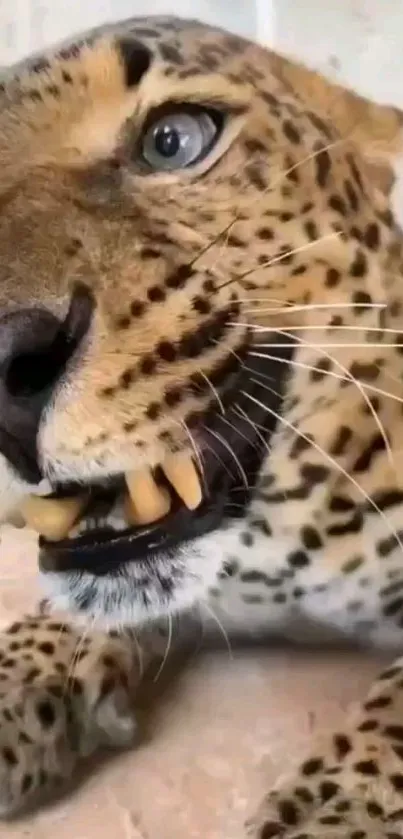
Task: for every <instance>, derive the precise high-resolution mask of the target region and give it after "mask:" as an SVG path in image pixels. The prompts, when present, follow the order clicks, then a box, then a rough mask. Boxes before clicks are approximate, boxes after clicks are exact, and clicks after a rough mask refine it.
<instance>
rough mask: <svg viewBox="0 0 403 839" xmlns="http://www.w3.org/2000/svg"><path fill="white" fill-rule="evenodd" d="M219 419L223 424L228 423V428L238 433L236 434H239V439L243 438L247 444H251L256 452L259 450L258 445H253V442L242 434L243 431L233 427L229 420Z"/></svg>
mask: <svg viewBox="0 0 403 839" xmlns="http://www.w3.org/2000/svg"><path fill="white" fill-rule="evenodd" d="M217 419H220V420H221V422H225V423H226V425H228V426H229V428H232V430H233V431H235V433H236V434H238V436H239V437H241V438H242V439H243V440H245V441H246V442H247V443H249V444H250V445H252V448H254V449H255V450H257V448H258V447H257V446H256V444H253V443H251V441H250V440H249V438H248V437H247V436H246V434H243V433H242V431H240V429H239V428H237V427H236V425H233V423H232V422H230V421H229V419H227V418H226V417H217Z"/></svg>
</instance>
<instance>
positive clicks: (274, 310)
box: [229, 302, 387, 332]
mask: <svg viewBox="0 0 403 839" xmlns="http://www.w3.org/2000/svg"><path fill="white" fill-rule="evenodd" d="M386 306H387V304H386V303H337V302H333V303H330V302H329V303H303V304H302V303H301V304H295V305H291V306H288V305H287V306H282V307H277V306H270V307H262V306H259V307H257V308H256V309H248V310H244V312H245V314H262V315H268V314H275V315H282V314H287V315H290V314H294V313H295V312H313V311H316V310H320V309H386ZM229 324H230V325H231V326H251V327H252V328H253V329H256V330H261V331H262V332H267V330H268V329H270V327H268V326H259V325H258V324H250V323H249V322H248V323H242V322H241V323H240V322H239V321H229ZM307 328H308V325H307Z"/></svg>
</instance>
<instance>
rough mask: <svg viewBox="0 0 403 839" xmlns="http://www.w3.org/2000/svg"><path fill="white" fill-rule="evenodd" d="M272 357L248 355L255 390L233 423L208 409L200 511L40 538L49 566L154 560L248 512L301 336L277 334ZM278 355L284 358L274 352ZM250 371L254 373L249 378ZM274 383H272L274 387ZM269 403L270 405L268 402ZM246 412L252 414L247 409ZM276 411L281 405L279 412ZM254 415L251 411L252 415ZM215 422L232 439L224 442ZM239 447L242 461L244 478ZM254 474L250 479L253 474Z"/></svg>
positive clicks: (43, 563) (97, 571) (100, 566)
mask: <svg viewBox="0 0 403 839" xmlns="http://www.w3.org/2000/svg"><path fill="white" fill-rule="evenodd" d="M275 343H276V347H273V349H271V350H270V356H271V358H270V359H268V358H265V357H257V356H256V355H255V356H252V355H250V356H249V358H248V359H247V362H246V368H247V369H246V370H245V372H244V375H245V379H244V381H245V388H244V389H245V390H246V391H247V393H248V394H249V396H251V397H252V400H251V399H250V398H247V397H245V396H242V394H241V393H240V392H238V393H237V396H236V405H237V406H239V407H240V408H241V411H240V412H239V410H236V408H235V407H231V406H230V407H229V408H228V409H227V411H226V415H225V418H226V422H225V424H224V423H223V422H222V420H220V417H219V415H217V414H214V415H212V416H211V417H208V418H207V420H206V423H205V431H203V433H205V434H206V439H207V440H208V444H209V446H210V447H211V448H213V446H214V452H213V451H208V450H207V449H206V452H205V456H204V467H205V468H204V475H205V481H206V486H205V490H206V493H205V499H204V501H203V502H202V504H201V505H200V507H198V509H197V510H195V511H190V510H187V509H185V508H184V507H183V506H180V505H177V509H176V510H175V511H174V512H173V513H171V514H170V515H168V516H167V517H166V519H164V520H162V521H161V522H159V523H158V525H155V526H154V525H153V526H152V527H145V528H142V529H139V528H133V529H130V530H126V531H122V532H119V533H114V534H111V533H110V532H109V533H108V532H106V531H105V532H103V533H102V532H100V533H98V534H96V535H95V534H94V537H93V538H91V541H89V540H88V537H83V538H82V539H76V540H74V541H72V542H69V540H65V541H63V542H58V543H56V544H55V543H48V542H45V541H44V540H41V541H40V553H39V565H40V568H41V570H42V571H43V572H45V573H46V572H61V573H63V572H69V571H87V572H89V573H91V574H93V575H95V576H102V575H104V574H108V573H110V572H111V571H116V569H117V568H119V567H121V566H123V565H125V564H126V563H131V562H144V561H145V560H147V561H152V558H153V556H155V555H157V554H160V553H161V552H163V553H164V554H169V553H170V552H172V551H174V550H175V548H177V547H179V545H181V544H182V545H183V544H184V543H186V542H189V541H191V540H193V539H195V538H197V537H200V536H203V535H205V534H206V533H210V532H211V531H213V530H215V529H217V528H218V527H219V526H220V525H221V524H222V522H223V520H225V519H235V518H239V517H241V516H242V515H243V513H244V509H245V506H247V504H248V502H249V499H250V497H251V493H252V491H253V487H254V485H255V482H256V479H257V476H258V472H259V468H260V465H261V462H262V459H263V458H264V456H265V455H266V454H267V442H268V440H269V439H270V436H271V435H272V433H273V431H274V430H275V427H276V425H277V417H276V416H275V414H278V413H279V412H280V411H281V406H282V402H283V396H284V392H285V387H286V382H287V380H288V377H289V370H290V366H289V364H287V363H286V362H287V361H291V359H292V357H293V354H294V347H295V343H294V341H293V340H292V339H291V338H290V336H289V335H288V336H287V337H285V336H284V337H282V336H281V335H277V334H276V342H275ZM274 356H276V357H277V358H278V361H277V360H276V359H275V358H274ZM246 377H247V378H246ZM270 388H272V390H271V389H270ZM267 409H268V410H267ZM242 412H244V414H243V413H242ZM272 412H273V413H272ZM246 417H247V418H246ZM209 430H212V431H213V432H215V433H217V432H218V434H219V437H221V438H223V439H224V442H220V441H219V439H217V437H216V436H215V433H214V435H213V434H211V435H210V434H209ZM231 449H232V450H233V451H234V452H235V453H236V457H237V460H238V461H239V463H240V464H241V466H242V470H243V478H242V476H241V473H240V471H239V469H238V468H237V465H236V463H235V460H234V459H233V457H232V455H231ZM245 478H246V482H245Z"/></svg>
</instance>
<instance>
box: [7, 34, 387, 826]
mask: <svg viewBox="0 0 403 839" xmlns="http://www.w3.org/2000/svg"><path fill="white" fill-rule="evenodd" d="M1 97H2V111H1V114H0V164H1V193H0V202H1V207H2V216H1V223H0V253H1V260H0V306H1V305H3V304H4V301H7V302H8V303H10V302H11V303H12V304H15V305H16V306H18V305H20V304H23V305H26V304H27V303H28V304H31V305H39V304H42V305H46V306H47V307H48V308H49V309H51V310H53V311H60V310H62V311H63V310H64V309H63V307H65V306H66V301H67V302H68V300H69V297H70V294H71V292H72V289H73V287H76V286H77V283H79V284H80V283H81V284H85V286H86V287H87V289H89V290H90V292H91V295H92V297H93V298H94V300H95V301H96V318H95V322H94V325H93V330H92V333H91V336H90V340H89V343H88V346H87V348H86V354H85V358H84V359H82V360H81V361H80V363H78V364H77V365H76V367H75V369H74V375H72V376H70V378H69V382H68V387H65V388H64V389H61V390H60V391H58V392H57V393H56V395H55V398H54V400H53V403H52V406H51V409H50V410H48V411H47V413H46V417H45V420H44V422H43V423H42V425H41V429H40V439H39V447H40V452H41V457H42V462H43V463H44V464H45V466H46V467H47V469H48V471H49V472H50V473H51V474H52V475H53V476H55V477H56V478H57V479H59V480H66V479H68V480H73V479H74V480H77V479H80V480H83V481H86V480H89V479H94V478H98V477H102V476H104V475H108V474H110V473H115V472H119V471H122V470H123V469H126V468H127V464H128V463H130V465H132V466H133V467H134V466H137V465H140V464H142V463H147V464H148V465H153V464H155V463H158V462H160V460H161V459H162V457H163V456H164V455H165V454H166V452H167V451H176V450H178V449H182V448H184V447H185V446H189V439H188V435H187V434H186V428H187V427H188V426H189V427H190V428H193V425H194V424H196V426H197V422H198V421H199V420H200V417H202V416H203V412H204V411H205V410H206V408H209V407H211V402H212V394H211V389H210V390H209V388H208V386H206V381H207V380H209V379H210V383H211V381H213V383H214V380H215V379H214V377H216V378H217V380H218V381H220V377H221V376H224V374H225V375H227V374H228V372H230V371H229V368H228V365H229V363H230V360H231V359H233V358H234V357H237V356H239V355H240V356H241V360H242V363H243V364H244V365H247V364H248V363H251V364H252V360H253V358H254V357H255V356H256V354H263V355H265V356H267V355H268V354H270V351H271V349H272V350H273V346H274V345H275V336H276V335H278V336H279V335H282V337H284V333H285V334H286V335H287V334H288V335H290V336H291V337H292V338H293V340H294V341H295V343H296V348H295V352H294V357H293V363H292V364H289V375H288V378H287V387H286V394H285V398H284V402H283V405H282V408H281V417H280V418H279V420H278V423H277V425H276V429H275V432H274V434H273V435H272V438H271V440H270V447H269V448H268V451H267V456H266V457H265V458H264V462H263V463H262V466H261V468H260V470H259V475H258V481H257V485H256V486H255V487H253V491H252V492H251V493H250V494H249V495H248V497H247V501H245V500H244V502H243V509H242V515H239V516H238V517H235V515H234V514H232V513H228V515H226V517H225V518H224V520H223V522H222V526H221V527H220V528H219V529H218V530H216V531H215V532H214V533H211V534H208V535H204V536H202V537H200V538H194V539H189V540H187V542H186V544H181V545H180V546H179V547H178V549H177V551H176V552H175V553H174V555H169V556H168V555H166V554H158V553H157V554H156V556H155V557H154V560H153V561H154V564H153V569H152V570H150V568H149V567H148V566H147V565H145V566H144V567H143V566H142V565H141V564H139V563H132V564H130V563H129V564H128V565H127V568H125V573H124V574H113V572H111V573H109V574H105V575H103V576H97V577H95V576H94V575H93V574H91V573H90V572H88V571H86V572H82V573H80V572H79V571H78V572H74V573H64V574H58V573H56V571H55V569H53V571H52V569H51V570H50V573H49V569H48V573H47V574H46V575H45V580H44V582H45V583H46V585H47V587H48V593H49V594H50V598H51V600H52V602H53V604H54V605H56V606H62V607H67V608H69V609H70V610H72V611H73V612H76V613H80V615H81V618H83V619H84V621H86V622H89V620H94V619H99V620H103V621H104V622H107V623H108V622H109V623H110V624H113V625H119V624H121V623H124V624H135V625H136V627H138V626H139V625H141V624H144V623H145V622H149V619H150V617H155V618H156V617H158V618H162V619H164V618H165V617H166V616H167V614H170V613H172V612H181V611H183V610H185V609H191V607H193V606H194V605H196V606H197V609H200V608H201V609H203V605H204V604H206V603H207V605H208V607H209V609H210V610H211V608H212V609H213V611H214V613H215V615H216V616H217V617H218V619H219V621H220V622H221V624H222V625H223V626H224V627H225V628H226V630H227V631H229V632H231V631H233V632H234V633H239V632H240V633H242V634H245V633H247V634H252V635H253V634H254V633H256V634H259V635H260V634H262V633H264V634H267V635H269V636H273V635H281V636H286V637H290V638H293V637H298V639H299V640H301V639H304V638H305V639H306V640H309V639H310V638H316V637H320V638H321V639H322V640H323V639H325V638H326V637H327V636H329V637H330V638H335V637H340V636H342V637H344V638H347V639H351V640H354V641H358V642H360V643H363V644H370V645H377V646H383V647H385V646H386V647H390V648H393V649H396V650H400V649H401V648H402V646H403V594H402V592H403V570H402V567H401V549H402V540H403V531H402V530H401V510H402V503H403V483H402V477H401V476H402V474H403V470H402V464H401V458H402V451H403V431H402V428H403V424H402V413H403V412H402V404H403V401H402V394H401V390H402V388H401V381H402V356H403V337H402V334H401V318H402V301H403V298H402V291H401V277H402V234H401V231H400V229H399V228H398V226H397V224H396V223H395V220H394V218H393V215H392V213H391V210H390V189H391V186H392V184H393V171H392V168H391V161H392V160H393V159H394V157H395V156H396V155H397V154H398V153H399V152H400V151H401V145H402V134H401V127H402V116H401V114H400V113H399V112H398V111H397V110H396V109H393V108H390V107H381V106H378V105H375V104H371V103H369V102H366V101H364V100H361V99H359V97H357V96H355V95H354V94H352V93H349V92H348V91H345V90H342V89H340V88H338V87H336V86H332V85H330V84H329V83H328V82H326V81H325V80H324V79H321V78H320V77H319V76H317V75H316V74H314V73H311V72H310V71H308V70H306V69H305V68H302V67H299V66H298V65H296V64H293V63H291V62H288V61H287V60H285V59H283V58H280V57H279V56H276V55H273V54H272V53H270V52H268V51H266V50H263V49H262V48H260V47H258V46H256V45H254V44H250V43H248V42H245V41H242V40H241V39H239V38H236V37H234V36H233V35H229V34H228V33H226V32H221V31H218V30H215V29H211V28H208V27H206V26H202V25H200V24H198V23H194V22H183V21H178V20H175V19H172V18H157V19H141V20H135V21H129V22H126V23H125V24H122V25H119V26H116V27H112V28H109V29H104V30H102V31H97V32H93V33H91V34H90V35H89V36H88V37H85V38H83V42H82V43H80V44H77V43H74V44H65V45H62V46H59V47H57V48H56V49H55V50H54V52H53V53H52V54H50V55H49V56H48V57H45V58H44V57H40V58H34V59H32V61H31V62H30V63H29V64H28V65H27V64H26V63H25V64H24V65H23V66H21V67H20V68H14V69H13V71H12V73H11V74H10V76H9V77H8V78H7V79H5V81H4V85H3V90H2V93H1ZM172 99H176V100H179V101H181V102H184V101H186V102H189V101H191V102H195V101H196V102H200V101H202V102H204V103H206V102H207V103H208V104H209V105H211V106H212V105H215V106H217V107H220V108H224V109H225V111H226V113H227V115H228V119H229V125H230V130H229V132H227V133H225V132H224V134H223V138H222V142H221V144H219V146H218V148H217V153H216V155H215V157H214V159H213V160H211V161H210V164H209V165H206V166H205V167H203V166H201V167H200V168H199V169H198V170H197V171H196V172H195V173H194V176H193V177H182V176H179V175H173V176H170V177H169V178H167V177H166V176H161V175H153V176H151V177H150V176H148V177H146V176H145V175H144V173H143V172H142V171H140V170H139V169H138V168H136V161H135V155H134V149H135V146H136V137H137V133H138V131H139V126H141V124H142V121H143V119H145V117H146V115H147V114H148V113H149V112H150V110H151V109H153V108H155V107H156V106H157V105H160V104H161V103H164V102H167V101H170V100H172ZM136 132H137V133H136ZM263 327H264V328H265V329H266V330H267V331H268V332H267V333H264V334H265V335H266V334H269V339H267V337H266V339H265V338H264V337H263V333H262V332H261V331H260V330H261V329H262V328H263ZM251 329H255V330H256V333H255V338H256V340H255V342H254V344H253V345H252V346H251V345H250V344H248V343H247V339H248V335H249V334H250V330H251ZM276 330H277V331H276ZM287 363H288V362H287ZM260 385H261V386H262V387H263V388H264V387H266V389H267V392H269V391H270V382H268V381H266V382H265V381H264V380H263V379H262V380H261V381H260ZM213 390H214V388H213ZM244 397H245V399H246V400H248V394H247V392H246V394H244ZM261 407H262V406H261ZM264 407H265V406H264V403H263V409H264ZM246 415H247V416H246V421H247V420H248V402H247V401H246ZM224 421H225V416H224V419H223V422H224ZM0 470H1V471H0V504H1V506H2V507H3V508H4V509H5V508H6V507H7V506H9V505H10V504H11V500H15V499H16V498H17V497H18V496H19V495H20V494H21V493H23V492H25V491H26V489H27V485H26V483H24V482H23V481H21V480H17V479H16V478H15V475H14V473H13V472H12V471H11V469H10V467H9V465H8V464H7V462H6V461H5V459H4V458H3V459H2V460H1V463H0ZM241 478H242V475H240V484H241ZM235 506H236V505H235ZM238 506H239V505H238ZM49 621H51V619H48V618H43V617H42V618H41V617H37V618H35V620H34V621H32V620H29V619H28V621H23V622H21V625H20V626H17V627H14V628H11V629H10V630H9V631H8V632H7V633H6V634H5V635H4V636H3V638H2V641H1V650H2V653H1V655H2V659H1V662H0V689H1V690H2V688H1V682H4V686H5V691H4V696H3V697H2V698H1V702H2V703H3V705H4V708H3V717H2V721H1V727H0V752H1V753H0V758H1V760H2V763H0V766H1V768H0V805H1V807H2V808H3V811H4V813H7V812H9V811H12V810H14V809H15V808H16V807H18V806H20V805H21V803H24V802H25V799H26V797H27V796H28V797H29V796H30V795H31V793H32V794H33V793H34V792H35V793H37V792H38V791H39V789H40V787H41V786H42V780H43V779H44V777H45V779H46V782H47V780H48V776H49V777H51V778H54V777H57V776H60V775H63V774H64V775H66V774H69V773H70V772H71V767H72V766H73V765H74V763H75V760H76V758H77V757H78V756H79V755H80V753H81V752H82V751H85V750H86V749H90V750H91V749H92V748H93V747H94V748H95V746H96V745H97V744H98V741H99V739H102V737H100V731H101V734H102V736H105V732H106V736H107V738H108V739H109V740H115V741H116V742H117V743H121V742H122V725H121V724H120V723H121V708H122V707H123V709H124V710H123V729H124V731H128V732H129V736H128V737H127V739H128V740H129V739H130V737H131V735H132V733H133V725H132V724H131V722H130V715H129V716H128V714H127V696H128V694H127V678H128V676H129V675H130V674H131V675H133V673H134V677H136V675H138V674H137V673H136V668H135V666H134V664H133V663H132V662H131V661H129V660H128V659H126V658H124V663H122V659H121V658H120V656H121V654H122V648H121V646H120V645H121V644H122V645H123V648H124V651H125V653H124V654H125V655H126V654H127V649H128V648H127V642H126V641H124V640H123V641H118V640H112V641H111V640H110V639H109V638H108V637H107V636H106V635H103V636H102V635H101V636H99V637H96V636H95V635H93V634H90V635H89V636H88V640H87V642H86V644H85V646H82V648H81V652H80V660H79V663H78V665H77V666H76V667H74V668H73V669H74V674H75V676H74V678H75V679H76V680H77V679H78V680H79V681H78V682H77V681H74V679H73V681H72V680H71V679H70V680H69V679H68V678H67V677H66V671H67V672H69V668H70V665H71V664H72V659H73V657H74V652H73V650H75V648H76V645H77V631H78V630H76V629H75V628H74V624H73V623H72V624H71V625H70V624H68V625H67V626H65V627H64V630H63V631H60V633H57V632H56V631H55V630H54V629H53V628H52V626H51V623H49ZM143 629H144V643H145V645H146V646H147V638H148V635H149V632H150V630H149V629H145V628H144V627H143ZM152 634H153V633H152V630H151V636H152ZM56 637H57V643H56V641H55V638H56ZM12 644H14V645H16V646H14V647H13V648H12V646H11V645H12ZM110 644H112V650H111V652H110V653H109V652H108V650H109V645H110ZM113 645H116V647H115V646H113ZM45 647H46V649H45ZM152 647H153V642H152V641H151V652H150V655H152ZM27 649H28V652H26V650H27ZM46 650H47V651H46ZM28 656H29V658H28ZM94 656H95V658H94ZM76 659H77V656H76ZM106 659H108V661H109V663H107V662H106ZM82 661H83V662H84V663H83V664H82ZM88 661H91V662H95V664H94V666H91V668H90V667H88V666H87V663H88ZM86 662H87V663H86ZM81 667H84V670H83V671H82V670H81ZM110 667H111V668H112V670H113V673H114V676H113V679H112V682H110V681H108V679H109V676H108V675H107V674H108V673H109V672H110ZM31 668H34V671H35V675H34V676H32V677H30V680H29V681H28V682H27V679H28V677H29V675H30V673H32V671H31ZM401 672H402V671H401V665H400V664H399V663H397V664H396V665H395V666H394V667H393V668H392V670H391V671H390V672H389V675H387V676H384V677H383V678H382V677H381V681H380V682H379V684H378V685H376V686H375V687H374V689H373V691H372V693H371V696H370V698H369V700H368V701H367V702H366V703H365V705H364V706H363V709H361V711H360V715H359V718H358V722H357V721H356V720H355V721H353V722H352V723H351V724H350V725H347V724H346V728H345V730H343V731H341V732H339V733H336V734H335V735H334V737H333V738H332V739H331V742H330V744H327V745H326V746H325V747H324V749H322V750H318V751H317V752H315V754H314V755H313V756H312V757H311V758H309V759H308V760H307V762H306V763H305V764H304V766H303V767H302V768H301V770H300V772H299V774H298V778H297V779H293V780H292V782H291V784H290V785H289V786H286V787H284V788H283V787H281V788H280V789H279V790H278V791H275V792H273V793H271V794H270V796H269V797H268V799H267V801H265V802H264V804H263V806H262V809H261V811H260V812H259V814H258V815H257V817H256V818H255V819H254V820H252V821H251V822H250V824H249V826H248V828H247V830H248V831H249V835H252V836H256V837H259V839H270V837H271V836H276V835H284V834H286V835H287V836H293V837H294V839H297V836H299V837H300V839H302V837H306V839H313V837H314V836H319V835H320V836H326V837H330V836H339V835H343V836H347V835H348V836H349V839H370V837H372V836H381V835H382V836H383V835H384V836H385V839H386V837H389V839H393V837H394V836H395V835H400V834H399V819H401V807H400V805H399V794H401V791H402V788H403V783H402V777H403V776H402V775H401V773H400V769H399V761H400V760H401V754H400V752H399V750H400V751H401V747H400V745H399V744H400V741H401V740H402V736H401V726H400V716H399V715H400V704H401V695H402V687H401V685H402V675H401ZM77 673H78V675H77ZM105 678H106V683H107V684H108V685H109V686H110V687H111V691H112V693H111V696H112V701H111V702H109V700H108V701H107V704H106V706H105V691H104V690H103V687H102V685H104V684H105ZM75 689H76V693H75ZM115 689H116V690H115ZM77 691H78V693H77ZM116 691H117V695H116ZM107 695H108V696H109V693H108V694H107ZM38 702H39V703H40V704H42V705H43V703H44V702H45V704H46V703H47V704H49V703H50V705H49V708H48V711H49V709H50V708H52V710H51V711H49V713H50V716H51V717H52V725H51V726H49V731H47V730H45V729H46V726H44V725H43V720H42V721H41V719H40V715H39V718H38V713H37V710H35V709H37V707H38ZM100 709H101V710H102V713H100ZM100 719H101V722H100ZM106 719H108V721H110V720H112V722H111V726H110V727H109V722H108V723H106V722H105V720H106ZM94 720H95V722H94ZM88 731H90V735H91V736H90V737H89V738H87V733H88ZM83 732H84V734H83ZM21 735H23V736H21ZM25 735H28V741H26V737H25ZM84 735H85V736H84ZM123 739H124V740H125V741H126V738H123ZM31 741H32V742H31ZM88 741H89V745H88ZM82 742H84V743H85V748H84V747H82V745H81V744H82ZM3 744H4V745H3ZM1 749H2V751H1ZM38 753H39V754H40V760H39V762H38V764H37V767H38V771H37V772H36V774H35V773H34V772H33V759H34V757H33V756H35V760H37V757H36V755H37V754H38ZM1 756H2V757H1ZM63 766H65V767H66V771H65V772H64V770H63ZM41 771H42V772H43V773H45V776H42V775H41ZM41 779H42V780H41ZM44 785H45V786H46V783H45V784H44ZM28 794H29V795H28Z"/></svg>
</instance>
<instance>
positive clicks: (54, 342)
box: [0, 284, 94, 474]
mask: <svg viewBox="0 0 403 839" xmlns="http://www.w3.org/2000/svg"><path fill="white" fill-rule="evenodd" d="M93 309H94V303H93V298H92V295H91V293H90V292H89V290H88V289H87V288H86V286H84V285H81V284H80V285H77V286H76V288H75V289H74V292H73V295H72V298H71V301H70V305H69V309H68V312H67V314H66V317H65V318H64V319H63V320H61V319H58V318H57V317H55V315H53V314H52V313H51V312H48V311H47V310H46V309H39V308H32V309H24V310H21V309H20V310H18V311H16V312H9V313H7V314H5V315H4V316H3V318H0V452H1V453H2V454H4V455H5V456H6V458H8V459H9V460H10V462H11V463H12V464H13V465H14V467H15V468H16V469H17V471H19V472H23V471H25V473H26V474H27V473H28V469H25V470H24V469H23V468H22V466H21V464H22V462H23V461H24V457H25V454H27V453H30V462H31V466H32V462H33V461H32V459H33V458H34V460H35V459H36V438H37V434H38V428H39V423H40V420H41V416H42V413H43V411H44V409H45V408H46V406H47V404H48V401H49V399H50V398H51V394H52V391H53V389H54V387H55V385H56V384H57V382H58V381H59V380H60V378H61V377H62V376H63V374H64V373H65V371H66V368H67V366H68V364H69V362H70V361H71V359H72V357H73V355H74V353H75V352H76V350H77V349H78V348H79V346H80V344H81V342H82V340H83V338H84V337H85V335H86V334H87V332H88V330H89V328H90V325H91V319H92V313H93ZM31 466H30V469H31ZM31 472H32V469H31Z"/></svg>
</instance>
